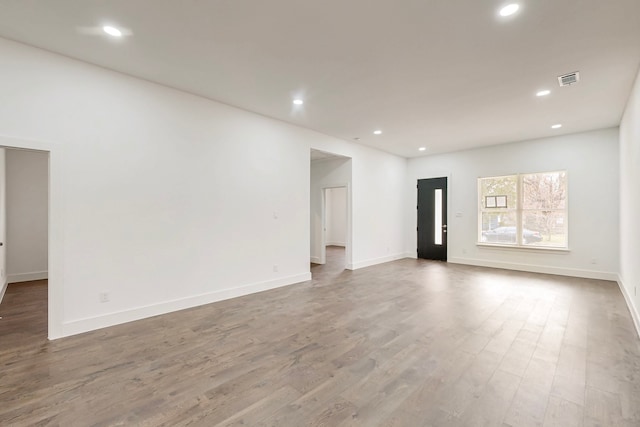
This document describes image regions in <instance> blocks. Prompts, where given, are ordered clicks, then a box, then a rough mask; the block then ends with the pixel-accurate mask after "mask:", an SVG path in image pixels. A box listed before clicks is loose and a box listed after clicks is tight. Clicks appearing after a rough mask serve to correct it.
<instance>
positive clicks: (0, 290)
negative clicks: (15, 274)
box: [0, 279, 9, 303]
mask: <svg viewBox="0 0 640 427" xmlns="http://www.w3.org/2000/svg"><path fill="white" fill-rule="evenodd" d="M2 283H3V285H2V289H0V303H1V302H2V298H4V293H5V292H7V286H9V282H8V281H7V279H5V280H3V281H2Z"/></svg>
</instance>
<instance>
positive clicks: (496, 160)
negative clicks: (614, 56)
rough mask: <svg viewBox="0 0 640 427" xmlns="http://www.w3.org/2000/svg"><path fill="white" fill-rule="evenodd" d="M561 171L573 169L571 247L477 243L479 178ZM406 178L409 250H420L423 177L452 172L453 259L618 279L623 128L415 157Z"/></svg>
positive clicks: (450, 220)
mask: <svg viewBox="0 0 640 427" xmlns="http://www.w3.org/2000/svg"><path fill="white" fill-rule="evenodd" d="M555 170H567V171H568V178H569V249H570V251H568V252H549V251H543V250H533V249H513V248H510V249H499V248H487V247H481V246H477V245H476V241H477V227H478V220H477V214H478V205H477V203H478V196H477V178H479V177H485V176H498V175H507V174H514V173H528V172H545V171H555ZM407 176H408V180H407V183H406V188H407V200H406V205H405V206H406V212H407V213H408V216H407V218H406V221H405V222H406V224H407V226H406V232H405V239H406V245H407V246H406V251H407V252H408V253H410V254H412V255H413V256H415V253H416V252H415V245H416V243H415V242H416V231H415V224H416V216H415V215H416V209H415V206H416V197H417V195H416V194H417V193H416V181H417V180H418V179H421V178H433V177H438V176H448V177H449V183H448V184H449V187H448V190H449V193H448V195H449V210H448V239H449V240H448V259H449V262H455V263H464V264H473V265H485V266H493V267H500V268H508V269H519V270H525V271H539V272H548V273H554V274H564V275H573V276H578V277H593V278H604V279H609V280H615V278H616V277H617V274H616V273H617V271H618V212H619V198H618V188H617V182H618V129H617V128H614V129H605V130H598V131H593V132H586V133H579V134H572V135H565V136H558V137H554V138H545V139H539V140H534V141H525V142H519V143H512V144H504V145H497V146H492V147H486V148H480V149H475V150H469V151H461V152H456V153H449V154H442V155H434V156H427V157H422V158H416V159H411V160H409V165H408V175H407ZM457 215H461V216H457ZM592 259H595V260H596V264H592V263H591V260H592Z"/></svg>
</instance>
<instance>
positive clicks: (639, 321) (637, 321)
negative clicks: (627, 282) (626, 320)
mask: <svg viewBox="0 0 640 427" xmlns="http://www.w3.org/2000/svg"><path fill="white" fill-rule="evenodd" d="M617 282H618V286H619V287H620V292H622V295H623V296H624V300H625V301H626V303H627V307H628V308H629V313H631V319H632V320H633V326H635V327H636V334H638V338H640V313H638V309H637V308H636V307H635V306H634V305H633V299H632V298H631V295H629V293H628V292H627V288H626V287H625V286H624V282H623V281H622V277H621V276H620V275H619V274H618V280H617Z"/></svg>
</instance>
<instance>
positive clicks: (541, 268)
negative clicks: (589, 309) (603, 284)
mask: <svg viewBox="0 0 640 427" xmlns="http://www.w3.org/2000/svg"><path fill="white" fill-rule="evenodd" d="M448 261H449V262H450V263H452V264H466V265H475V266H478V267H490V268H502V269H505V270H517V271H528V272H530V273H543V274H555V275H558V276H570V277H582V278H585V279H599V280H610V281H612V282H615V281H617V280H618V274H617V273H610V272H606V271H595V270H581V269H578V268H562V267H551V266H547V265H534V264H517V263H512V262H499V261H486V260H483V259H472V258H449V260H448Z"/></svg>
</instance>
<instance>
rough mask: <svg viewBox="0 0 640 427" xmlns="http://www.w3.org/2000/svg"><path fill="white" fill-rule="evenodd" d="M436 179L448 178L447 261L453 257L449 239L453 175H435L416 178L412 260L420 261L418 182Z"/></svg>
mask: <svg viewBox="0 0 640 427" xmlns="http://www.w3.org/2000/svg"><path fill="white" fill-rule="evenodd" d="M434 178H447V217H446V220H447V260H449V258H450V255H451V247H450V243H451V239H449V236H450V234H451V188H452V187H453V180H452V175H451V174H450V173H449V174H446V175H445V174H433V175H427V176H421V177H419V178H416V185H415V193H414V198H413V200H414V201H415V204H416V209H415V225H414V230H415V231H416V234H415V236H416V241H415V242H416V249H415V251H414V252H413V254H412V258H415V259H418V247H417V246H418V241H417V228H418V209H417V208H418V181H420V180H421V179H434Z"/></svg>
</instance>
